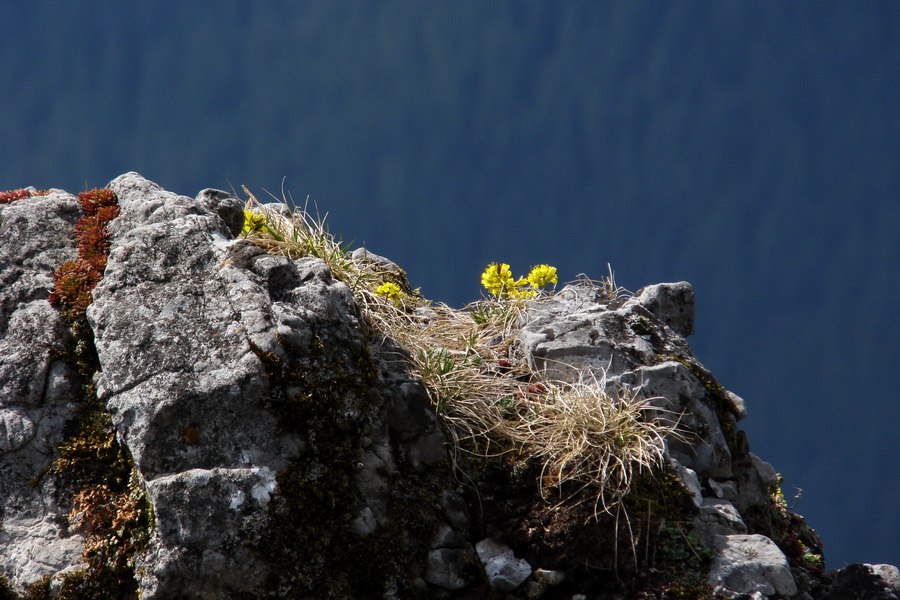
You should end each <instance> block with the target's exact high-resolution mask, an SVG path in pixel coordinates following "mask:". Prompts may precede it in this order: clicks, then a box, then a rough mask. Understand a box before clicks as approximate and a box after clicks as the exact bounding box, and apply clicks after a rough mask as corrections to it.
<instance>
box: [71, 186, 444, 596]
mask: <svg viewBox="0 0 900 600" xmlns="http://www.w3.org/2000/svg"><path fill="white" fill-rule="evenodd" d="M110 187H111V188H112V189H113V190H114V191H116V193H117V194H118V195H119V202H120V207H121V210H122V214H121V217H120V219H118V220H117V221H116V222H115V223H114V224H115V225H116V227H115V228H114V235H113V241H112V247H111V251H110V257H109V261H108V265H107V269H106V275H105V277H104V279H103V281H102V282H101V283H100V284H99V285H98V286H97V288H96V290H95V293H94V298H95V300H94V304H93V305H92V306H91V307H90V309H89V311H88V318H89V322H90V324H91V326H92V328H93V330H94V334H95V341H96V345H97V350H98V354H99V357H100V362H101V366H102V372H101V373H100V374H99V375H98V376H97V378H96V382H97V389H98V394H99V396H100V398H101V399H102V400H104V401H105V402H106V405H107V407H108V409H109V410H110V412H111V413H112V415H113V420H114V423H115V424H116V426H117V428H118V431H119V435H120V438H121V440H122V441H123V442H124V443H125V445H126V446H127V447H128V449H129V450H130V452H131V454H132V456H133V457H134V460H135V463H136V465H137V468H138V470H139V472H140V474H141V476H142V477H143V478H144V482H145V486H146V489H147V491H148V494H149V496H150V499H151V501H152V504H153V508H154V514H155V515H156V523H157V531H156V532H155V535H154V541H153V544H152V548H151V549H150V550H149V551H148V552H147V553H146V554H145V555H144V556H143V557H141V559H140V561H141V562H140V571H141V574H142V580H141V587H142V591H143V597H145V598H169V597H173V596H174V595H175V594H182V593H193V592H192V590H193V591H196V593H198V594H200V593H201V592H202V593H203V594H207V595H213V596H217V597H225V596H228V595H233V594H241V593H257V591H258V590H259V589H260V586H262V585H263V584H264V583H265V581H266V578H267V577H268V576H269V573H270V569H269V565H268V563H267V562H266V559H265V558H264V557H263V556H261V555H260V553H259V552H258V550H257V548H256V546H254V540H256V539H258V538H260V536H263V537H264V536H266V535H269V534H267V533H266V532H267V531H268V530H267V527H270V525H269V519H270V518H271V517H270V514H269V510H268V505H269V503H270V502H271V500H272V499H274V498H275V497H277V493H278V491H277V489H276V479H275V474H276V473H278V472H280V471H282V470H283V469H285V468H286V467H288V466H289V465H290V464H293V463H292V461H293V460H294V459H296V458H297V457H301V456H303V457H306V458H304V459H303V460H304V462H303V464H304V465H305V466H304V467H303V469H304V472H305V473H306V475H305V476H306V477H308V478H309V479H310V480H313V481H314V480H317V479H319V478H325V477H329V475H327V474H328V473H331V472H333V470H334V469H335V468H336V467H334V466H333V465H332V464H331V462H330V461H331V460H333V459H332V457H331V455H332V454H333V453H332V451H331V450H329V446H328V444H333V443H338V442H339V440H328V439H325V440H324V441H323V440H320V439H319V426H317V425H314V423H313V422H310V423H309V424H305V423H303V422H298V423H296V424H294V425H292V427H291V428H286V426H285V423H284V422H283V420H282V421H279V417H278V416H277V414H276V412H275V411H274V410H273V405H272V402H273V401H274V400H273V398H276V399H277V398H284V397H288V398H290V397H292V396H296V395H302V394H304V393H306V392H305V391H304V387H303V384H302V381H303V379H302V378H301V380H299V383H297V384H291V383H290V382H288V381H287V380H285V382H284V383H282V380H281V378H287V377H288V375H287V373H298V372H299V373H303V372H304V371H303V370H304V369H310V368H311V365H312V364H313V363H310V362H309V361H310V360H313V359H311V358H308V357H309V356H310V353H311V352H312V353H319V354H320V355H321V356H320V358H316V359H315V361H318V362H317V363H316V364H321V365H323V367H324V370H321V367H317V370H316V371H315V372H313V373H311V374H310V375H309V377H314V378H316V379H320V378H324V379H326V381H327V380H328V378H339V379H348V380H349V381H354V380H357V379H358V380H362V378H363V374H362V373H356V372H355V371H354V370H355V369H358V368H360V367H359V366H358V365H360V364H362V363H361V362H360V359H359V354H360V353H366V352H371V351H372V350H369V349H367V347H366V341H365V338H364V335H363V330H364V327H363V324H362V322H361V319H360V314H359V308H358V306H357V305H356V302H355V300H354V298H353V295H352V294H351V292H350V290H349V288H347V286H346V285H344V284H343V283H341V282H339V281H337V280H335V279H334V278H333V277H332V276H331V273H330V271H329V269H328V267H327V266H326V265H325V263H324V262H323V261H321V260H319V259H316V258H301V259H298V260H290V259H288V258H285V257H282V256H274V255H269V254H266V253H265V252H263V251H262V249H260V248H259V247H257V246H256V245H254V244H253V243H252V242H250V241H248V240H244V239H232V235H233V233H234V230H235V228H236V226H237V219H236V218H234V219H233V222H232V223H231V224H230V225H229V224H228V223H227V222H226V220H227V219H228V218H229V214H230V212H235V211H236V207H237V206H238V205H237V204H236V203H235V201H234V199H232V198H230V197H229V196H227V195H224V193H220V192H216V191H215V190H205V191H204V192H201V193H200V194H199V195H198V196H197V198H195V199H193V200H192V199H189V198H185V197H181V196H177V195H175V194H171V193H170V192H166V191H165V190H161V189H160V188H159V187H158V186H156V185H155V184H153V183H152V182H148V181H146V180H144V179H143V178H141V177H140V176H139V175H137V174H135V173H129V174H126V175H123V176H122V177H119V178H117V179H116V180H114V181H113V182H111V184H110ZM223 211H224V212H225V219H223V217H222V214H223ZM229 211H230V212H229ZM235 214H236V213H235ZM232 216H234V215H232ZM387 345H389V342H385V343H383V344H382V346H383V347H387ZM376 356H377V355H376ZM393 363H396V360H394V361H393ZM393 363H391V364H388V362H387V361H385V362H383V363H377V365H380V366H379V367H378V368H379V369H380V373H379V375H378V378H379V379H378V380H377V381H379V382H380V383H377V384H376V387H374V388H373V389H371V390H366V391H365V392H361V393H360V394H356V393H352V394H351V393H347V394H342V395H341V396H339V397H338V398H337V399H336V400H337V401H338V402H339V403H338V404H336V405H334V406H331V407H330V409H329V413H328V415H329V416H328V419H329V421H328V423H329V425H328V426H330V427H337V428H341V429H345V430H346V431H348V432H350V431H354V430H356V429H358V428H363V427H364V428H365V430H366V431H367V435H366V436H365V439H363V437H362V436H361V437H359V438H357V439H356V440H355V443H358V444H359V459H358V460H357V461H356V462H354V464H353V465H352V469H348V470H351V471H352V473H353V474H352V482H353V484H354V485H355V488H356V491H357V494H358V495H357V496H350V497H348V499H347V501H348V505H347V506H346V507H335V510H338V511H341V512H342V513H345V514H346V517H345V519H346V530H347V533H348V534H351V535H359V536H364V537H368V538H371V537H372V536H374V535H377V534H379V532H380V531H381V528H382V526H383V525H385V524H386V523H387V522H388V521H389V520H390V514H389V513H390V510H391V509H390V506H391V504H390V502H389V499H390V498H391V497H392V496H396V495H398V492H397V491H396V488H397V486H400V487H402V486H403V485H404V484H403V481H404V477H405V475H404V473H407V472H409V473H411V472H414V471H415V472H419V473H423V475H421V476H424V475H425V473H424V471H425V470H426V469H428V468H429V467H431V466H434V465H443V464H444V463H445V462H446V450H445V448H444V439H443V436H442V434H441V432H440V431H439V429H438V428H437V426H436V420H435V415H434V412H433V410H431V407H430V403H429V402H428V399H427V395H425V393H424V390H423V389H422V388H421V386H420V385H418V384H417V383H415V382H414V381H413V379H412V377H411V376H409V374H408V367H402V366H397V365H394V364H393ZM328 365H334V367H331V366H328ZM331 369H336V370H337V371H335V372H332V371H331ZM291 377H295V375H291ZM302 377H307V376H306V375H303V376H302ZM282 419H283V418H282ZM323 444H325V445H323ZM337 468H339V469H340V467H339V466H338V467H337ZM437 491H438V492H439V489H438V490H437ZM414 492H415V490H412V491H408V492H407V491H404V492H403V493H410V494H412V493H414ZM421 493H422V494H426V492H424V491H422V492H421ZM433 501H434V502H437V499H436V498H435V499H434V500H433ZM438 517H439V515H433V516H432V517H427V516H422V517H420V518H423V519H426V520H427V519H428V518H431V519H434V520H435V521H436V520H437V519H438ZM335 535H337V532H336V533H335ZM385 535H386V534H385ZM394 535H401V539H397V540H396V541H395V542H394V545H397V546H399V545H406V544H408V543H411V542H410V541H409V540H407V539H406V538H402V536H403V535H405V534H404V533H403V531H402V530H400V532H399V533H397V534H394ZM419 543H421V544H422V545H423V546H424V545H425V544H427V540H425V541H421V542H419ZM444 550H447V551H448V552H449V551H450V550H458V549H456V548H454V549H447V548H445V549H444ZM451 555H453V556H455V554H453V553H450V554H446V555H444V554H442V555H441V556H443V557H444V558H447V557H448V556H451ZM437 556H438V555H433V556H432V555H428V556H426V550H425V548H424V547H423V548H422V554H421V556H419V557H418V558H415V557H405V558H404V559H403V560H405V561H406V562H407V563H411V562H415V561H416V560H418V561H419V562H421V563H422V564H423V565H424V564H425V563H426V560H427V562H428V565H430V566H429V567H428V569H430V570H429V572H430V573H432V575H433V577H432V579H433V578H435V577H437V575H435V573H437V572H438V571H441V567H439V566H436V565H438V562H436V561H438V558H437ZM451 562H452V561H451ZM323 564H324V563H323ZM448 564H449V563H448ZM452 564H455V563H452ZM309 568H315V566H314V565H313V566H310V567H309ZM423 568H424V567H423ZM435 569H437V570H435ZM447 569H450V567H447V568H445V569H444V571H442V572H446V573H451V574H452V573H455V572H454V571H453V570H452V569H450V570H447ZM385 575H386V576H387V575H388V574H385ZM448 577H449V575H448ZM425 579H426V581H430V580H429V578H428V577H426V578H425ZM441 581H442V582H443V583H444V584H447V585H456V582H457V579H452V578H451V579H446V578H445V579H442V580H441ZM335 585H340V584H339V582H338V583H335ZM372 585H373V586H377V585H380V584H379V583H378V582H372ZM383 585H385V586H386V587H385V589H388V587H390V586H391V585H393V584H390V585H389V584H388V583H387V580H385V582H383ZM435 585H437V584H435Z"/></svg>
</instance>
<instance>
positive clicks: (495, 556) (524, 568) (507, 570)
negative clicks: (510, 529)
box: [475, 538, 531, 592]
mask: <svg viewBox="0 0 900 600" xmlns="http://www.w3.org/2000/svg"><path fill="white" fill-rule="evenodd" d="M475 551H476V552H477V553H478V558H479V559H480V560H481V564H482V565H483V566H484V573H485V575H487V579H488V583H489V584H490V586H491V587H492V588H494V589H495V590H499V591H501V592H511V591H512V590H514V589H516V588H517V587H519V586H520V585H522V584H523V583H525V580H526V579H528V578H529V577H530V576H531V565H529V564H528V562H527V561H525V560H524V559H521V558H518V559H517V558H516V557H515V555H514V554H513V551H512V549H511V548H510V547H509V546H507V545H505V544H501V543H500V542H497V541H494V540H492V539H490V538H487V539H483V540H481V541H480V542H478V543H477V544H475Z"/></svg>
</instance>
